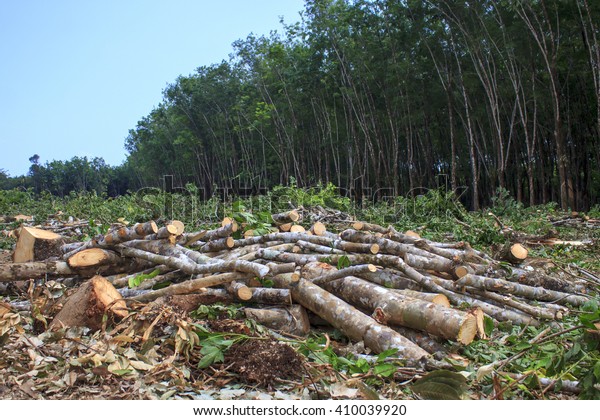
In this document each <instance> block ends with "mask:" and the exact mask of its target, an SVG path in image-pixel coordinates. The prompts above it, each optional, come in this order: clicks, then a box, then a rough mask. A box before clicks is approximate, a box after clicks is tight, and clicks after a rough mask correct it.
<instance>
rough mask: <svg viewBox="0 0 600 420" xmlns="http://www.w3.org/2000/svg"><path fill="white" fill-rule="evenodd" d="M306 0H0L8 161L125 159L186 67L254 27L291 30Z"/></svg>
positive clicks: (8, 165) (1, 106) (214, 59)
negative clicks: (135, 134)
mask: <svg viewBox="0 0 600 420" xmlns="http://www.w3.org/2000/svg"><path fill="white" fill-rule="evenodd" d="M303 4H304V1H303V0H248V1H244V0H196V1H193V0H164V1H157V0H78V1H66V0H54V1H50V0H48V1H44V0H0V144H1V145H2V147H1V149H0V169H4V170H6V171H8V173H9V174H10V175H11V176H17V175H22V174H25V173H26V172H27V170H28V169H29V166H30V163H29V157H30V156H32V155H34V154H36V153H37V154H38V155H40V161H41V162H42V163H45V162H46V161H52V160H55V159H56V160H66V159H70V158H71V157H73V156H89V157H95V156H98V157H103V158H104V159H105V160H106V162H107V163H108V164H110V165H118V164H120V163H122V162H123V160H124V159H125V156H126V155H125V150H124V147H123V144H124V140H125V137H126V136H127V133H128V131H129V129H132V128H134V127H135V125H136V123H137V122H138V121H139V120H140V119H141V118H142V117H143V116H145V115H147V114H148V113H149V112H150V111H151V110H152V108H153V107H154V106H156V105H157V104H158V103H159V102H160V101H161V97H162V90H163V89H164V88H165V86H166V85H167V84H168V83H171V82H173V81H175V79H176V78H177V76H179V75H182V74H183V75H188V74H190V73H193V72H194V71H195V69H196V68H198V67H200V66H204V65H210V64H214V63H219V62H220V61H222V60H225V59H227V57H228V55H229V54H230V53H232V52H233V48H232V46H231V44H232V43H233V42H234V41H236V40H238V39H243V38H246V36H248V35H249V34H250V33H254V34H255V35H263V34H265V35H266V34H268V33H269V32H270V31H271V30H277V31H279V32H281V31H282V27H281V25H280V23H279V20H280V17H281V16H283V18H284V20H285V22H286V23H292V22H296V21H298V20H299V19H300V17H299V12H300V11H301V10H302V9H303Z"/></svg>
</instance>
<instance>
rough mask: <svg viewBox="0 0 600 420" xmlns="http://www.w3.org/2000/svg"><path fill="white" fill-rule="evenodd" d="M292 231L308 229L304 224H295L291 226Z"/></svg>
mask: <svg viewBox="0 0 600 420" xmlns="http://www.w3.org/2000/svg"><path fill="white" fill-rule="evenodd" d="M290 232H301V233H302V232H306V229H304V227H303V226H302V225H293V226H292V227H291V228H290Z"/></svg>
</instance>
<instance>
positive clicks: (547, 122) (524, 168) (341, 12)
mask: <svg viewBox="0 0 600 420" xmlns="http://www.w3.org/2000/svg"><path fill="white" fill-rule="evenodd" d="M598 22H600V3H598V2H590V1H589V0H573V1H570V0H533V1H531V0H481V1H477V2H468V1H457V0H442V1H416V0H403V1H397V0H307V1H306V3H305V9H304V11H303V13H302V18H301V20H300V21H299V22H294V23H291V24H286V25H284V31H283V33H278V32H275V31H274V32H271V33H270V34H269V35H264V36H255V35H250V36H248V37H247V38H246V39H242V40H239V41H237V42H235V43H234V45H233V48H234V52H233V53H232V54H231V55H230V57H229V59H228V60H224V61H223V62H221V63H217V64H213V65H209V66H203V67H200V68H198V69H197V70H196V71H195V72H194V73H193V74H190V75H187V76H180V77H179V78H178V79H177V80H175V81H174V82H173V83H171V84H170V85H169V86H168V87H167V88H166V89H165V90H164V92H163V100H162V102H161V103H159V104H157V105H156V106H155V108H154V109H153V110H152V112H150V114H149V115H147V116H145V117H143V118H142V119H141V120H140V121H139V122H138V124H137V125H136V127H134V128H132V129H131V130H130V132H129V135H128V137H127V139H126V141H125V147H126V150H127V152H128V158H127V162H126V165H125V166H124V167H123V168H121V171H122V172H123V173H122V175H123V174H125V173H126V174H127V176H121V179H127V182H128V185H127V187H128V188H131V189H133V188H136V187H143V186H148V185H154V184H156V183H157V182H158V180H159V177H160V176H162V175H165V174H172V175H174V176H175V179H176V182H179V183H180V184H181V185H183V184H185V183H187V182H192V183H194V184H196V185H197V186H198V187H199V188H201V189H202V190H204V191H205V192H206V194H209V195H210V194H212V193H214V192H215V188H221V189H228V190H231V191H233V192H235V191H239V190H242V189H243V190H246V189H248V188H254V189H261V188H264V187H271V186H273V185H276V184H286V183H288V182H289V181H290V180H291V179H294V180H295V182H296V183H297V184H298V185H299V186H308V185H314V184H315V183H316V182H319V181H321V182H323V183H328V182H332V183H334V184H335V185H337V186H339V187H340V188H342V189H344V190H346V191H352V192H353V193H355V194H357V195H362V194H367V195H373V196H385V195H392V194H393V195H398V194H419V193H420V191H422V190H423V189H427V188H436V187H440V186H443V187H446V188H448V189H452V190H455V191H458V190H461V189H465V191H466V193H464V195H463V197H465V199H466V200H467V201H468V203H469V205H470V207H471V208H473V209H477V208H479V207H480V206H482V205H486V204H487V203H489V201H488V200H489V198H490V197H491V196H493V195H494V193H495V192H496V190H497V189H498V188H502V189H503V190H508V191H510V193H511V194H513V195H514V196H515V197H516V198H517V200H519V201H521V202H524V203H527V204H530V205H533V204H537V203H545V202H549V201H556V202H558V203H560V205H561V207H563V208H565V209H566V208H572V209H583V208H588V207H590V206H591V205H593V204H595V203H597V202H598V198H599V194H600V169H599V168H598V162H600V141H599V138H600V44H599V42H598V40H599V37H600V33H599V30H598ZM61 165H64V167H61ZM82 165H83V166H84V167H87V168H89V169H90V170H91V171H92V172H93V173H94V174H95V175H94V176H93V177H90V176H87V175H85V173H86V172H85V170H83V169H81V167H82ZM103 168H105V164H104V162H103V161H102V160H101V159H100V160H96V159H94V160H92V161H87V160H85V159H84V160H83V161H82V160H81V159H79V158H74V159H73V160H72V161H70V162H52V163H49V164H47V165H46V166H44V167H42V166H40V165H39V164H37V163H33V165H32V170H31V172H30V176H31V177H32V179H34V184H35V185H36V187H39V186H41V185H42V184H43V185H44V188H50V189H53V191H56V192H57V193H62V192H64V191H67V190H69V189H72V188H75V189H102V188H105V189H106V188H107V186H108V185H109V184H110V182H111V181H110V180H108V179H107V175H106V173H105V172H103V170H104V169H103ZM113 169H114V168H113ZM69 171H71V172H73V171H75V172H76V173H77V174H79V175H78V176H76V177H72V176H71V175H70V172H69ZM57 172H60V173H63V174H64V175H63V176H64V177H63V178H60V177H59V176H58V175H56V173H57ZM49 173H51V174H53V176H52V177H50V178H47V177H46V178H45V175H44V174H49ZM103 174H104V175H103Z"/></svg>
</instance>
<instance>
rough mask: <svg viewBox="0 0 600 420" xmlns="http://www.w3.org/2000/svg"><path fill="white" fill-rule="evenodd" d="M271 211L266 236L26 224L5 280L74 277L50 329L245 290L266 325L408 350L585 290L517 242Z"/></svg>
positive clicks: (566, 303)
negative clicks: (64, 231) (91, 231)
mask: <svg viewBox="0 0 600 420" xmlns="http://www.w3.org/2000/svg"><path fill="white" fill-rule="evenodd" d="M272 220H273V232H271V233H267V234H263V235H255V234H253V232H248V231H246V232H241V230H242V229H240V226H238V224H237V223H236V221H235V220H233V219H230V218H225V219H224V220H223V222H222V224H221V227H219V228H217V229H212V230H203V231H198V232H185V227H184V225H183V223H181V222H178V221H172V222H169V223H166V224H165V225H164V226H161V227H159V226H158V225H157V224H156V223H155V222H152V221H151V222H147V223H138V224H135V225H133V226H125V225H120V226H115V227H114V228H113V229H112V230H110V231H109V232H108V233H107V234H106V235H99V236H97V237H95V238H93V239H92V240H89V241H86V242H71V243H69V242H68V241H66V240H65V239H68V238H64V237H63V236H61V235H60V234H58V233H55V232H52V231H49V230H44V229H40V228H34V227H27V226H23V227H22V228H21V229H20V230H19V232H18V242H17V245H16V248H15V251H14V254H13V261H14V262H12V263H7V264H0V282H16V281H23V280H37V281H38V284H39V281H40V280H42V281H43V280H48V279H52V280H54V281H62V282H63V283H65V284H66V283H67V282H66V280H69V281H70V283H69V284H80V285H79V287H78V288H76V289H75V288H72V289H73V290H75V291H74V293H66V294H65V296H64V297H63V300H62V301H60V307H61V309H60V311H58V312H57V313H56V315H55V316H53V319H52V321H51V323H50V325H49V326H50V327H51V328H61V327H69V326H80V325H84V326H87V327H89V328H92V329H98V328H101V326H102V325H103V323H105V322H107V320H108V321H110V320H113V319H120V318H123V317H126V316H128V314H129V313H130V310H131V308H132V307H133V306H135V305H138V304H139V303H148V302H160V303H162V304H168V305H172V306H173V307H176V308H179V309H183V310H193V309H195V308H197V306H198V305H200V304H208V303H215V302H223V303H230V302H242V303H244V302H245V303H247V305H245V309H244V311H245V313H246V316H247V317H250V318H253V319H256V320H258V321H259V322H260V323H263V324H264V325H266V326H267V327H270V328H272V329H274V330H278V331H280V332H284V333H287V334H292V335H303V334H307V333H308V332H309V330H310V328H311V324H315V325H316V324H322V325H331V326H333V327H335V328H337V329H339V330H340V331H341V332H342V333H343V334H345V335H346V336H347V337H348V338H349V339H350V340H352V341H362V342H364V345H365V346H366V347H368V348H370V349H371V350H372V351H373V352H375V353H379V352H382V351H384V350H387V349H390V348H394V349H397V350H398V354H399V356H400V357H403V358H405V359H408V360H421V359H423V358H430V357H431V355H432V354H435V353H437V352H438V350H439V349H440V348H441V346H440V342H441V341H443V340H450V341H452V342H456V343H461V344H469V343H470V342H471V341H472V340H474V338H475V337H476V336H480V337H485V331H484V315H487V316H489V317H490V318H491V319H492V320H495V321H510V322H513V323H517V324H529V325H537V324H539V323H540V322H541V321H545V320H550V321H552V320H559V319H561V318H562V317H563V316H564V314H565V313H566V312H567V311H568V310H569V309H568V308H569V307H578V306H580V305H582V304H584V303H585V302H586V301H587V300H588V296H586V295H585V289H584V287H583V285H581V284H578V283H576V282H570V281H566V280H564V279H559V278H555V277H551V276H548V275H547V274H545V273H542V272H540V271H539V270H535V269H533V268H531V267H528V266H524V264H523V262H524V260H525V259H526V258H527V249H526V248H525V247H523V246H522V245H520V244H513V245H512V246H507V247H506V249H505V250H504V253H503V255H504V259H505V260H506V261H509V262H510V264H509V263H507V262H499V261H496V260H494V259H492V258H491V257H489V256H488V255H486V254H485V253H483V252H481V251H478V250H476V249H473V248H471V247H470V246H469V244H467V243H465V242H457V243H442V242H433V241H430V240H427V239H423V238H421V237H419V235H418V234H416V233H414V232H411V231H408V232H405V233H400V232H398V231H396V230H395V229H394V228H393V227H391V226H390V227H382V226H379V225H375V224H370V223H364V222H350V223H348V224H347V225H346V226H345V228H346V229H345V230H342V231H341V232H340V233H333V232H330V231H329V230H328V229H327V226H326V225H324V224H323V223H321V222H316V223H314V224H313V225H312V226H311V227H310V229H308V230H306V229H305V228H304V227H302V225H301V221H302V212H299V211H296V210H292V211H288V212H284V213H280V214H274V215H272ZM234 238H238V239H234ZM73 279H75V281H73ZM159 286H160V287H159ZM13 307H15V308H17V307H19V305H18V304H17V303H15V304H13ZM21 309H22V307H21ZM107 315H108V317H107Z"/></svg>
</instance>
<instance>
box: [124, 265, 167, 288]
mask: <svg viewBox="0 0 600 420" xmlns="http://www.w3.org/2000/svg"><path fill="white" fill-rule="evenodd" d="M159 273H160V270H159V269H156V270H154V271H152V272H151V273H149V274H138V275H137V276H134V277H133V278H130V279H129V288H130V289H133V288H134V287H137V286H139V285H140V284H142V283H143V282H144V281H146V280H148V279H152V278H154V277H156V276H158V274H159Z"/></svg>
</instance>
